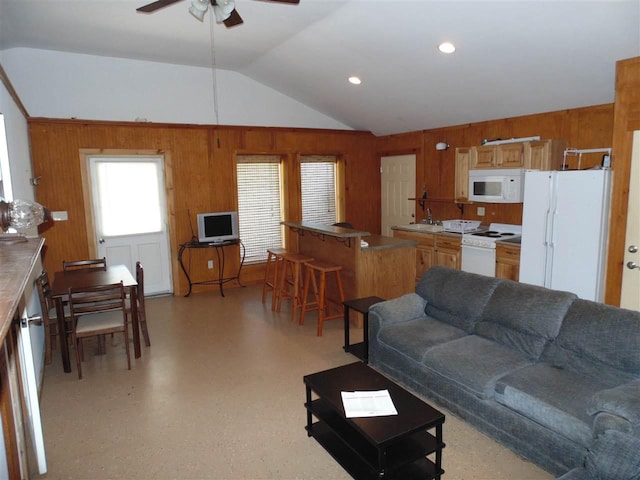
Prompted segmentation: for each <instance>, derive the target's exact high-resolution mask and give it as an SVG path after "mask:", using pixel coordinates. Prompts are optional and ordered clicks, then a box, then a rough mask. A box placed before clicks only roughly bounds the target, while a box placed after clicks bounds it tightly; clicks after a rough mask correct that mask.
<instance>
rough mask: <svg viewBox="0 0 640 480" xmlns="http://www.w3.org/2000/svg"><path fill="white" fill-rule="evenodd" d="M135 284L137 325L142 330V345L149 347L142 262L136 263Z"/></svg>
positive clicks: (129, 309)
mask: <svg viewBox="0 0 640 480" xmlns="http://www.w3.org/2000/svg"><path fill="white" fill-rule="evenodd" d="M136 283H137V284H138V286H137V287H136V297H138V324H139V325H140V329H141V330H142V336H143V337H144V344H145V345H146V346H147V347H150V346H151V340H150V339H149V329H148V328H147V312H146V310H145V307H144V268H142V262H136ZM127 313H129V314H131V305H129V306H128V307H127ZM132 321H133V319H132Z"/></svg>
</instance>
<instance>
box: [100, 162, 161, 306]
mask: <svg viewBox="0 0 640 480" xmlns="http://www.w3.org/2000/svg"><path fill="white" fill-rule="evenodd" d="M89 165H90V171H91V193H92V196H93V198H92V200H93V215H94V223H95V229H96V247H97V252H98V257H106V258H107V264H108V265H117V264H124V265H126V266H127V267H128V268H129V270H130V271H131V272H132V273H133V272H135V265H136V262H137V261H140V262H142V265H143V267H144V273H145V276H144V279H145V284H144V287H145V294H146V295H154V294H163V293H170V292H171V291H172V282H171V265H170V254H169V234H168V229H167V213H166V210H167V209H166V199H165V190H164V174H163V158H162V157H161V156H144V155H141V156H90V157H89Z"/></svg>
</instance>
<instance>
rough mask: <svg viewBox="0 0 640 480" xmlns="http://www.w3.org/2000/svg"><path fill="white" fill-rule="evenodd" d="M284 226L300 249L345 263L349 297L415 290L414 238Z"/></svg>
mask: <svg viewBox="0 0 640 480" xmlns="http://www.w3.org/2000/svg"><path fill="white" fill-rule="evenodd" d="M283 225H286V226H287V227H289V228H290V229H291V231H293V232H295V233H296V239H297V245H296V248H297V251H298V252H300V253H304V254H305V255H309V256H311V257H313V258H315V259H316V260H321V261H324V262H329V263H333V264H336V265H341V266H342V281H343V286H344V294H345V299H352V298H361V297H369V296H377V297H381V298H384V299H391V298H395V297H399V296H401V295H404V294H405V293H411V292H413V291H414V290H415V282H414V278H415V269H416V264H415V256H416V253H415V246H416V243H417V242H415V241H413V240H407V239H401V238H393V237H385V236H382V235H372V234H371V233H369V232H365V231H359V230H355V229H351V228H343V227H335V226H331V225H322V224H317V223H310V222H288V221H285V222H283ZM330 294H331V292H330ZM358 322H360V319H358V321H357V322H356V323H358Z"/></svg>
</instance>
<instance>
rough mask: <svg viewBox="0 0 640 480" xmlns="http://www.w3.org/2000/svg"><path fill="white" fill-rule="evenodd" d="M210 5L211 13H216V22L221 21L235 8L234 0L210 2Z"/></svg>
mask: <svg viewBox="0 0 640 480" xmlns="http://www.w3.org/2000/svg"><path fill="white" fill-rule="evenodd" d="M211 5H212V8H213V13H214V14H215V15H216V22H218V23H223V22H224V21H225V20H226V19H227V18H229V17H230V16H231V13H232V12H233V11H234V10H235V9H236V4H235V2H234V0H220V1H219V2H217V1H216V2H215V3H214V2H212V4H211Z"/></svg>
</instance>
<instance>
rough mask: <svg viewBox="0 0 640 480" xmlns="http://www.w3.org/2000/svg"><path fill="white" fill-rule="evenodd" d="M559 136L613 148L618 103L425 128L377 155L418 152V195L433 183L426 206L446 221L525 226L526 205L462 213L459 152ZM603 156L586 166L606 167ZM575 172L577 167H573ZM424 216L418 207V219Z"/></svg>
mask: <svg viewBox="0 0 640 480" xmlns="http://www.w3.org/2000/svg"><path fill="white" fill-rule="evenodd" d="M534 135H539V136H540V138H542V139H549V138H558V139H563V140H566V141H567V145H568V146H570V147H573V148H600V147H611V141H612V135H613V104H607V105H598V106H594V107H585V108H577V109H572V110H561V111H556V112H550V113H542V114H536V115H527V116H522V117H513V118H505V119H500V120H491V121H486V122H478V123H471V124H467V125H457V126H452V127H444V128H437V129H433V130H423V131H419V132H411V133H405V134H399V135H389V136H386V137H379V138H377V140H376V148H377V156H378V157H380V156H383V155H389V154H401V153H415V154H416V192H421V191H422V186H423V185H424V184H426V185H427V192H428V198H429V199H431V200H430V201H428V202H427V204H426V206H428V207H430V208H431V210H432V211H433V214H434V217H435V218H437V219H440V220H446V219H454V218H465V219H468V220H482V221H483V223H491V222H499V223H514V224H520V223H521V222H522V205H521V204H510V205H509V204H503V205H500V204H495V203H492V204H474V205H472V206H466V207H465V208H464V211H461V210H460V209H459V208H458V207H457V206H456V205H455V204H454V203H453V198H454V179H455V149H456V148H457V147H472V146H478V145H480V144H481V142H482V140H483V139H495V138H504V139H507V138H514V137H530V136H534ZM438 142H447V143H448V144H449V149H448V150H440V151H437V150H436V143H438ZM601 160H602V155H597V154H592V155H585V156H583V159H582V168H588V167H591V166H593V165H597V164H600V162H601ZM569 167H570V168H575V167H577V165H572V164H569ZM478 206H483V207H485V211H486V212H485V216H484V217H478V216H477V215H476V211H477V208H476V207H478ZM422 216H423V212H422V209H421V208H420V207H419V206H418V205H416V218H421V217H422Z"/></svg>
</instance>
